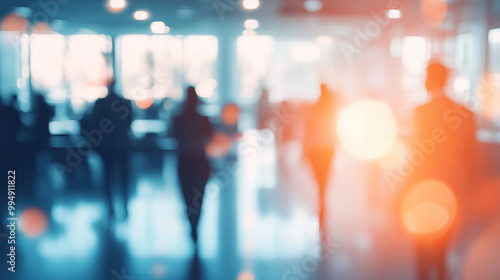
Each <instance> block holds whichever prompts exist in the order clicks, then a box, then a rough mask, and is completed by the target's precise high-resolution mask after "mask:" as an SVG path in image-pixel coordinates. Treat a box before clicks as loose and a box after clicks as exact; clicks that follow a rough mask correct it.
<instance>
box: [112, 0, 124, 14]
mask: <svg viewBox="0 0 500 280" xmlns="http://www.w3.org/2000/svg"><path fill="white" fill-rule="evenodd" d="M125 7H127V1H125V0H109V1H108V10H110V11H111V12H114V13H117V12H120V11H122V10H123V9H125Z"/></svg>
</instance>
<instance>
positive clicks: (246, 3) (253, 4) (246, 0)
mask: <svg viewBox="0 0 500 280" xmlns="http://www.w3.org/2000/svg"><path fill="white" fill-rule="evenodd" d="M259 6H260V1H259V0H243V8H245V9H247V10H255V9H257V8H258V7H259Z"/></svg>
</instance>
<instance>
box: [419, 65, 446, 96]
mask: <svg viewBox="0 0 500 280" xmlns="http://www.w3.org/2000/svg"><path fill="white" fill-rule="evenodd" d="M448 75H449V70H448V68H447V67H446V66H444V65H443V64H442V63H440V62H438V61H435V60H431V61H429V65H428V66H427V78H426V80H425V88H426V89H427V91H428V92H429V93H430V94H431V95H441V94H442V91H443V89H444V88H445V86H446V83H447V82H448Z"/></svg>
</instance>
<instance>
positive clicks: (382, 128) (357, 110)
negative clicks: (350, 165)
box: [337, 99, 396, 160]
mask: <svg viewBox="0 0 500 280" xmlns="http://www.w3.org/2000/svg"><path fill="white" fill-rule="evenodd" d="M337 133H338V135H339V138H340V142H341V144H342V146H344V148H346V150H347V151H348V152H350V153H351V154H352V155H354V156H356V157H358V158H360V159H364V160H371V159H376V158H380V157H382V156H384V155H385V154H386V153H387V152H388V151H389V150H390V149H391V147H392V146H393V143H394V141H395V139H396V120H395V118H394V115H393V114H392V112H391V109H389V107H388V106H387V105H385V104H384V103H381V102H379V101H375V100H369V99H366V100H360V101H357V102H354V103H352V104H350V105H349V106H347V107H346V108H345V109H344V110H342V111H341V112H340V115H339V117H338V120H337Z"/></svg>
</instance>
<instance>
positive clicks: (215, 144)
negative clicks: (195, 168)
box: [205, 132, 232, 158]
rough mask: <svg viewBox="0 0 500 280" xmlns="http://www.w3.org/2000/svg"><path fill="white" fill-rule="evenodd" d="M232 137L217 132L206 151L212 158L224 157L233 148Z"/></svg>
mask: <svg viewBox="0 0 500 280" xmlns="http://www.w3.org/2000/svg"><path fill="white" fill-rule="evenodd" d="M231 145H232V142H231V139H230V138H229V136H227V135H226V134H224V133H220V132H218V133H215V135H214V136H213V137H212V140H211V141H210V143H209V144H208V145H207V147H206V148H205V152H206V153H207V154H208V155H209V156H210V157H212V158H222V157H224V156H226V155H227V153H229V150H231Z"/></svg>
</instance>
